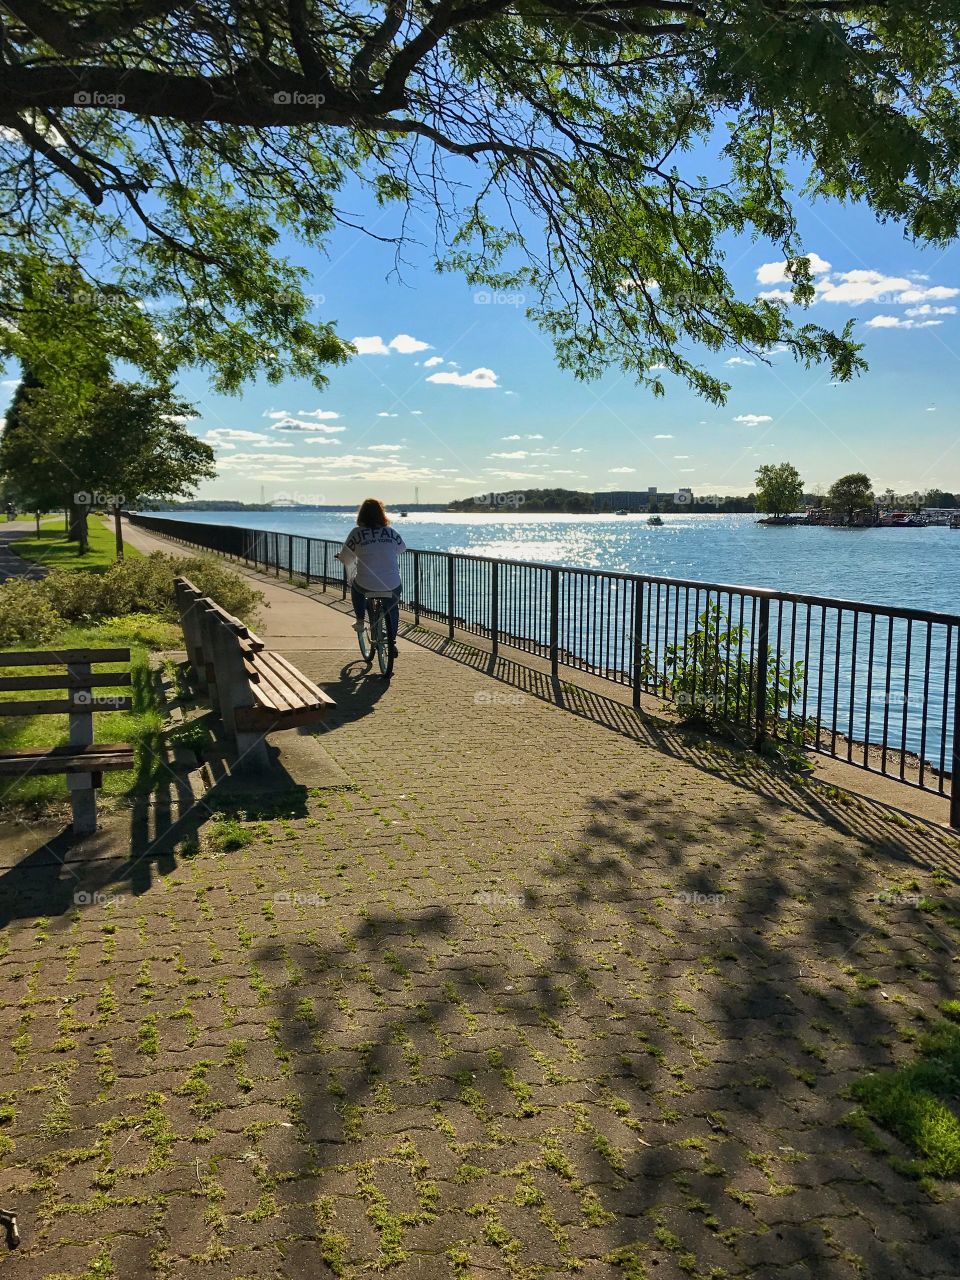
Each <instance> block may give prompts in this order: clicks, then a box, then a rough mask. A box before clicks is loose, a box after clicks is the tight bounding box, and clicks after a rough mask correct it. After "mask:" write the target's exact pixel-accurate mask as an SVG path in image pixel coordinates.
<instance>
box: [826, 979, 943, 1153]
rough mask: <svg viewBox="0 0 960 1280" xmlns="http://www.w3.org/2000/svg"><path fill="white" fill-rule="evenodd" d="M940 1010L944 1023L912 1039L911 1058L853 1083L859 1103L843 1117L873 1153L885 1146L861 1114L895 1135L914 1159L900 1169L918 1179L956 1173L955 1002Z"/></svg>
mask: <svg viewBox="0 0 960 1280" xmlns="http://www.w3.org/2000/svg"><path fill="white" fill-rule="evenodd" d="M940 1010H941V1012H942V1013H944V1014H945V1015H946V1017H947V1018H948V1019H950V1021H940V1022H937V1023H935V1024H934V1026H933V1027H932V1028H931V1029H930V1030H929V1031H927V1032H925V1033H924V1034H923V1035H921V1036H920V1037H919V1038H918V1041H917V1046H918V1048H919V1051H920V1052H919V1057H918V1058H917V1060H916V1061H915V1062H911V1063H908V1064H907V1065H905V1066H902V1067H900V1068H898V1069H897V1070H896V1071H884V1072H878V1073H876V1074H872V1075H869V1076H867V1077H866V1078H865V1079H863V1080H858V1081H857V1083H856V1084H855V1085H854V1086H853V1088H852V1089H851V1094H852V1096H853V1097H854V1098H855V1099H856V1100H857V1102H859V1104H860V1106H859V1108H858V1109H857V1110H856V1111H855V1112H853V1114H852V1115H851V1116H849V1117H848V1119H847V1123H848V1125H849V1126H850V1128H852V1129H854V1130H855V1131H857V1132H858V1133H859V1134H860V1135H861V1137H862V1138H863V1139H864V1141H865V1142H866V1143H867V1145H868V1146H870V1147H872V1148H873V1149H874V1150H877V1151H881V1152H886V1148H885V1146H884V1144H883V1143H882V1141H881V1140H880V1139H879V1137H878V1136H877V1135H876V1133H875V1132H874V1131H873V1130H872V1128H871V1126H870V1125H869V1123H868V1120H867V1117H869V1119H870V1120H872V1121H874V1123H875V1124H878V1125H879V1126H880V1127H881V1128H883V1129H886V1130H887V1131H888V1132H890V1133H892V1134H895V1135H896V1137H898V1138H899V1139H900V1140H901V1142H904V1143H905V1144H906V1145H907V1146H908V1147H909V1148H910V1149H911V1150H912V1151H913V1152H914V1154H915V1156H916V1157H917V1158H916V1159H915V1160H914V1161H911V1162H909V1164H908V1165H906V1166H904V1167H902V1168H901V1172H903V1173H907V1174H909V1175H911V1176H914V1177H921V1178H922V1177H928V1176H931V1175H932V1176H933V1177H936V1178H955V1177H957V1176H958V1175H960V1116H958V1114H957V1103H958V1100H960V1025H957V1023H958V1022H960V1001H958V1000H945V1001H943V1002H942V1004H941V1005H940ZM951 1104H952V1105H951ZM887 1154H889V1153H887ZM895 1163H897V1164H902V1162H897V1161H895Z"/></svg>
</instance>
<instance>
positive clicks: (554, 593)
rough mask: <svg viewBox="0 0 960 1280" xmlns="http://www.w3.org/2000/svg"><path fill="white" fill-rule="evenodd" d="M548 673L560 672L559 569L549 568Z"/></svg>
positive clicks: (554, 676)
mask: <svg viewBox="0 0 960 1280" xmlns="http://www.w3.org/2000/svg"><path fill="white" fill-rule="evenodd" d="M550 674H551V676H553V678H554V679H556V678H557V676H558V675H559V674H560V570H559V569H551V570H550Z"/></svg>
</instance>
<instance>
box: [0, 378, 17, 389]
mask: <svg viewBox="0 0 960 1280" xmlns="http://www.w3.org/2000/svg"><path fill="white" fill-rule="evenodd" d="M19 385H20V379H19V378H4V380H3V382H0V387H19Z"/></svg>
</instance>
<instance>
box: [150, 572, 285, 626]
mask: <svg viewBox="0 0 960 1280" xmlns="http://www.w3.org/2000/svg"><path fill="white" fill-rule="evenodd" d="M171 566H172V571H173V574H174V575H176V574H182V575H183V577H185V578H189V579H190V581H191V582H192V583H193V585H194V586H195V587H196V588H197V589H198V590H199V591H202V592H203V594H204V595H205V596H210V598H211V599H213V600H215V601H216V602H217V604H218V605H220V606H221V608H223V609H226V611H227V613H232V614H234V615H235V616H236V617H238V618H240V619H241V621H243V622H248V623H250V625H251V626H256V625H257V623H258V621H259V619H260V617H261V609H262V608H263V607H264V605H265V604H266V600H265V599H264V596H263V593H262V592H261V591H258V590H257V589H256V587H254V586H253V584H252V583H251V581H250V579H249V578H245V577H244V576H243V574H242V573H238V572H237V571H236V569H231V568H230V566H229V565H228V564H227V563H226V562H225V561H223V560H219V559H217V557H216V556H183V557H181V558H180V559H177V560H172V561H171Z"/></svg>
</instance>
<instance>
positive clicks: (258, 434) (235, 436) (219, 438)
mask: <svg viewBox="0 0 960 1280" xmlns="http://www.w3.org/2000/svg"><path fill="white" fill-rule="evenodd" d="M205 438H206V440H207V442H208V444H216V443H219V442H224V441H228V440H229V441H236V440H241V441H243V442H244V443H248V442H253V441H261V440H262V441H269V440H270V437H269V436H265V435H264V434H263V432H262V431H239V430H237V429H236V428H234V427H216V428H215V429H214V430H213V431H208V432H207V434H206V437H205Z"/></svg>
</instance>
